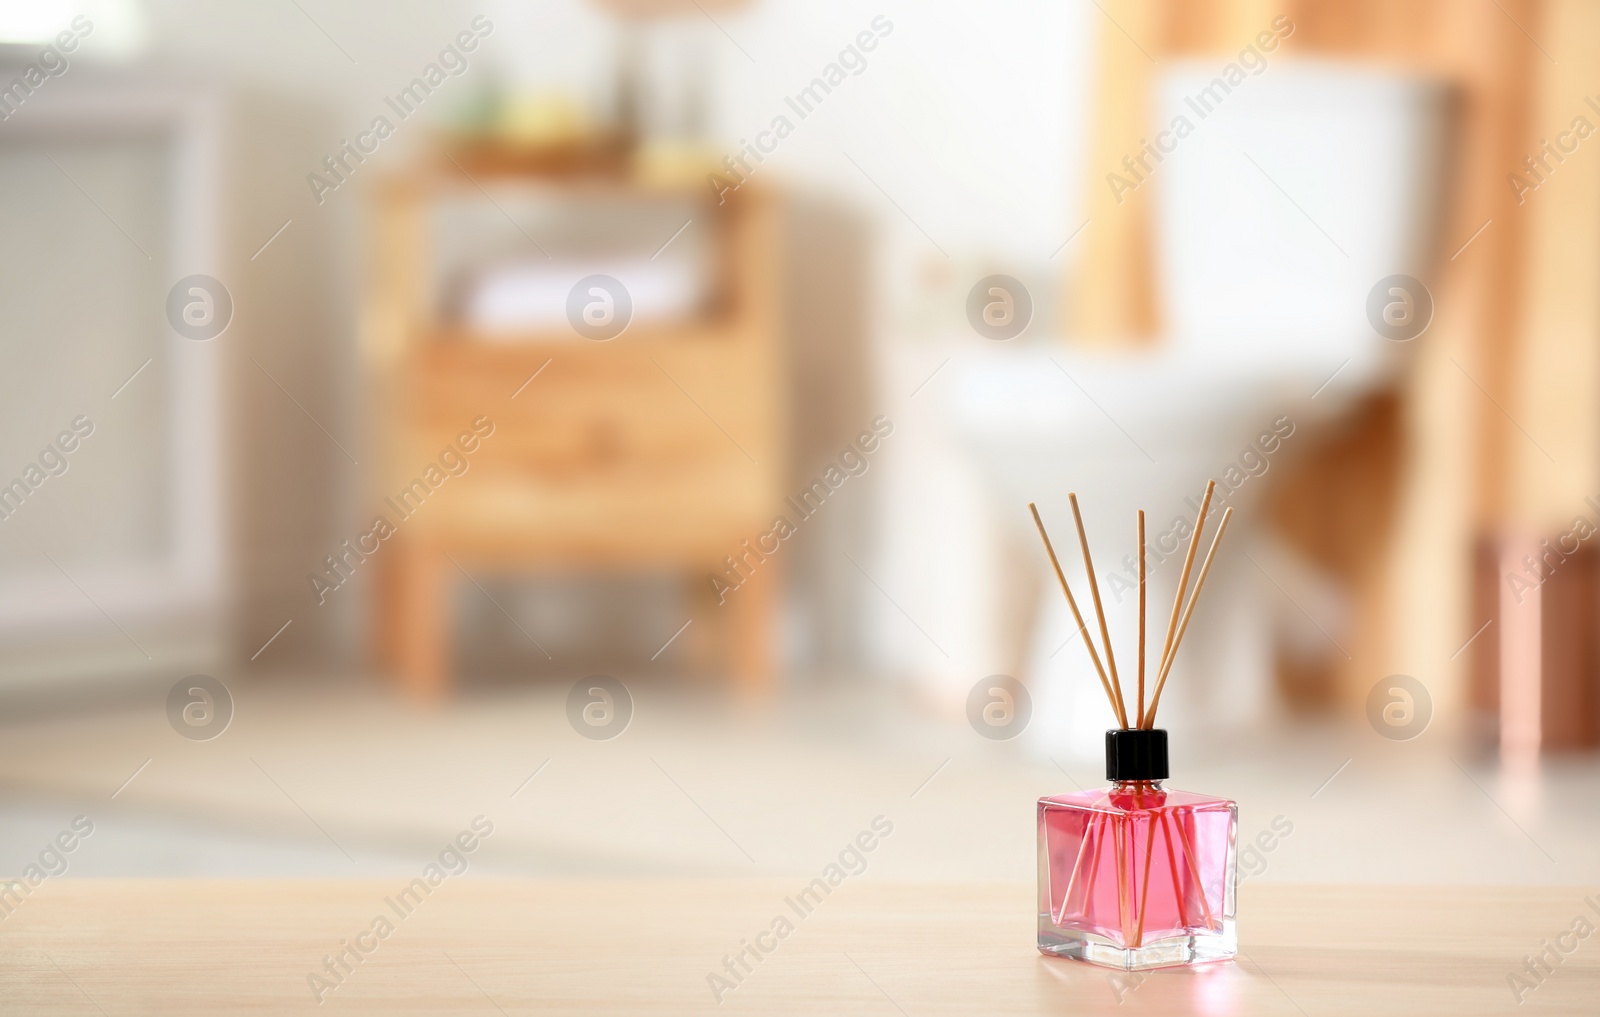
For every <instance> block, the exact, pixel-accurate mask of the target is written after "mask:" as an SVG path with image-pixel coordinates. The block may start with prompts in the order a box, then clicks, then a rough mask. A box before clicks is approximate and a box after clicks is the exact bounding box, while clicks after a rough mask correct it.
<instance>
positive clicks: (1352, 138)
mask: <svg viewBox="0 0 1600 1017" xmlns="http://www.w3.org/2000/svg"><path fill="white" fill-rule="evenodd" d="M1241 72H1243V76H1242V80H1240V74H1241ZM1219 79H1220V80H1219ZM1230 81H1232V83H1231V84H1230ZM1448 97H1449V93H1448V90H1447V88H1446V86H1444V85H1443V84H1442V83H1441V82H1438V81H1436V80H1432V79H1428V78H1423V77H1418V76H1408V75H1403V74H1397V73H1393V72H1388V71H1380V70H1377V69H1373V68H1366V67H1357V66H1353V65H1344V64H1334V63H1321V62H1306V61H1299V62H1295V61H1290V60H1288V59H1286V58H1281V57H1280V58H1279V59H1278V60H1276V61H1272V62H1269V63H1266V64H1263V65H1260V66H1258V68H1257V70H1256V73H1250V72H1249V71H1244V70H1243V68H1238V67H1236V68H1234V69H1233V72H1232V74H1231V75H1230V74H1229V73H1228V65H1227V64H1198V63H1182V64H1174V65H1171V66H1169V68H1168V69H1167V70H1166V71H1165V72H1164V73H1163V74H1162V75H1161V76H1160V78H1159V79H1158V85H1157V92H1156V102H1155V109H1154V115H1155V118H1156V125H1155V127H1154V132H1155V134H1154V136H1153V137H1152V138H1151V139H1150V141H1151V143H1152V146H1153V147H1157V151H1156V153H1155V154H1159V155H1160V157H1161V161H1160V162H1159V163H1157V162H1156V161H1155V158H1154V154H1151V155H1147V156H1146V159H1145V161H1146V162H1147V163H1149V165H1151V167H1152V170H1153V171H1152V172H1150V173H1149V174H1148V175H1146V176H1145V181H1144V182H1143V183H1141V184H1140V185H1139V186H1146V185H1148V186H1152V187H1154V188H1155V189H1156V216H1157V219H1156V237H1157V239H1156V247H1157V271H1158V291H1159V292H1160V294H1161V298H1162V305H1163V306H1162V310H1163V314H1164V317H1165V321H1166V323H1167V328H1168V332H1169V335H1170V337H1171V341H1173V342H1174V343H1176V344H1178V345H1180V346H1184V347H1189V348H1190V349H1191V351H1205V352H1206V353H1207V354H1208V355H1241V356H1258V355H1259V356H1263V357H1269V356H1270V357H1273V358H1288V359H1291V360H1296V359H1302V358H1306V359H1310V360H1316V361H1322V362H1329V361H1330V358H1331V362H1334V363H1337V362H1338V361H1339V360H1340V359H1342V358H1343V357H1345V356H1353V357H1358V358H1360V359H1362V360H1366V359H1367V358H1366V357H1362V356H1361V355H1362V354H1364V353H1365V354H1370V355H1371V356H1373V357H1380V356H1381V355H1382V354H1383V345H1384V344H1385V343H1387V342H1388V341H1387V340H1383V339H1381V338H1380V337H1379V336H1378V335H1377V334H1376V333H1375V332H1374V331H1373V330H1372V328H1371V327H1370V325H1368V323H1367V317H1366V302H1367V294H1368V292H1369V291H1370V290H1371V289H1372V288H1373V286H1374V284H1375V283H1377V282H1378V280H1380V279H1382V278H1384V277H1386V276H1390V275H1395V274H1405V275H1410V276H1414V277H1417V278H1421V279H1423V280H1424V281H1426V279H1427V275H1428V269H1429V266H1430V264H1431V263H1432V261H1433V260H1434V257H1435V256H1436V255H1437V253H1438V251H1437V244H1436V241H1437V239H1438V237H1437V223H1438V220H1439V214H1440V206H1441V202H1440V194H1441V192H1442V190H1443V181H1442V179H1441V177H1442V172H1443V166H1444V158H1445V147H1446V146H1445V137H1446V130H1447V126H1448V124H1447V120H1448V117H1447V107H1448ZM1163 132H1165V133H1163ZM1180 134H1181V135H1183V136H1181V137H1180V136H1179V135H1180ZM1160 148H1166V149H1169V151H1166V152H1160V151H1159V149H1160ZM1136 168H1138V167H1137V163H1136ZM1141 172H1142V169H1141ZM1462 239H1465V238H1462Z"/></svg>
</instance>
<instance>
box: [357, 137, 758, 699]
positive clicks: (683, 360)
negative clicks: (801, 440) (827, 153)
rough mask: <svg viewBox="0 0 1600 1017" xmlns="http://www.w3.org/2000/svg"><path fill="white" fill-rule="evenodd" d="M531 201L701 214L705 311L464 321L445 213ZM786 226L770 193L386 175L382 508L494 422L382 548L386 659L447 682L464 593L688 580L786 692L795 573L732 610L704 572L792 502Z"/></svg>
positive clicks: (407, 684) (372, 316) (372, 337)
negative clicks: (585, 327) (460, 205)
mask: <svg viewBox="0 0 1600 1017" xmlns="http://www.w3.org/2000/svg"><path fill="white" fill-rule="evenodd" d="M522 187H526V188H530V189H533V190H536V191H537V192H538V193H540V194H541V195H543V196H545V197H548V198H552V199H554V200H556V201H562V200H568V199H570V200H572V201H574V202H578V201H582V202H594V201H600V202H604V201H607V200H615V201H618V202H636V201H639V200H641V199H652V198H659V199H661V200H664V201H665V200H671V201H676V202H686V201H687V202H692V203H694V205H695V212H694V215H693V218H692V222H693V223H694V224H695V225H696V226H698V227H699V228H701V229H707V230H710V231H712V233H713V235H714V239H713V241H712V249H713V250H714V251H715V252H716V257H715V259H714V263H715V265H716V266H717V268H716V269H715V271H714V273H713V275H714V280H713V282H712V285H711V286H710V288H709V293H710V294H711V295H710V297H709V298H708V299H707V300H706V301H705V302H704V306H703V307H702V309H701V311H700V312H699V313H698V314H697V315H696V316H694V317H692V318H689V319H687V320H681V321H674V322H672V323H670V324H667V323H663V324H652V323H648V322H634V323H632V324H630V326H629V327H628V329H627V330H626V331H624V332H623V333H622V334H621V335H620V336H618V337H616V338H615V339H611V340H608V341H593V340H589V339H585V338H583V337H581V336H579V335H578V334H577V333H576V332H575V331H574V330H573V329H572V328H570V327H568V326H566V325H562V326H561V327H560V328H555V329H550V330H544V331H529V332H527V333H525V334H523V333H518V334H514V335H510V336H508V335H506V334H504V333H497V334H495V335H493V336H489V335H486V334H482V333H478V332H475V331H474V330H473V329H471V328H469V327H466V326H463V325H461V324H459V323H456V322H452V321H450V320H448V319H447V318H446V317H445V316H444V315H443V314H441V313H440V311H439V310H438V308H437V306H436V305H437V303H438V301H437V300H436V299H434V297H433V296H432V294H433V293H434V292H436V289H437V288H436V287H434V286H433V285H432V282H431V274H430V273H431V271H432V269H431V265H430V258H431V256H432V237H431V236H430V232H431V222H432V219H431V216H430V209H431V208H432V206H433V204H434V203H435V202H437V201H439V200H441V199H443V198H447V197H448V198H451V199H453V200H460V199H462V198H466V199H469V200H471V199H473V198H476V200H478V201H482V202H484V203H485V204H486V205H487V204H488V203H494V204H495V207H497V208H498V207H499V202H495V200H494V199H493V198H492V197H491V196H490V191H491V189H492V190H494V191H495V192H496V193H501V192H502V190H503V189H515V188H522ZM502 211H503V210H502ZM506 218H508V219H509V218H510V216H506ZM518 228H519V229H520V228H521V227H520V226H519V227H518ZM778 229H779V226H778V208H777V202H776V200H775V199H774V197H773V196H772V195H771V194H768V193H762V192H761V191H759V190H757V189H756V188H754V187H746V188H743V189H741V190H740V191H739V192H738V193H737V194H731V195H729V196H728V201H727V202H726V203H725V204H722V205H720V206H719V205H718V204H717V203H716V201H715V200H714V196H713V195H712V194H711V192H710V191H709V189H708V188H706V187H704V186H703V185H690V184H685V185H683V186H682V187H660V186H653V185H643V184H638V183H635V182H631V181H628V180H626V179H623V178H609V179H608V178H604V177H591V176H584V177H566V178H560V177H548V176H546V177H541V176H538V175H534V174H531V173H527V172H525V171H520V172H519V171H517V170H515V169H514V168H511V167H508V166H506V165H504V164H500V165H497V164H494V163H492V162H484V163H478V164H475V163H470V162H469V163H467V164H466V165H465V166H463V165H461V164H460V163H453V162H452V161H443V160H441V164H439V165H428V166H422V167H418V168H416V169H414V170H412V171H410V172H408V173H406V174H403V175H399V176H395V177H392V178H389V179H386V180H385V181H383V182H382V184H381V186H380V187H379V188H378V189H377V197H376V208H375V215H374V219H373V223H372V233H371V244H370V249H369V266H370V270H371V271H370V281H369V288H368V293H367V300H366V305H365V308H364V318H363V329H362V332H363V335H362V349H363V356H364V360H365V364H366V369H367V373H368V378H369V381H370V383H371V394H372V402H371V415H370V419H371V421H372V422H373V424H374V425H375V428H376V431H375V434H374V435H373V439H374V441H373V445H374V447H376V448H379V449H381V452H382V462H383V466H382V470H381V476H382V481H381V483H380V485H379V489H378V490H376V491H373V492H371V494H372V501H373V502H374V503H376V504H383V505H385V514H386V515H389V516H390V518H391V519H396V513H394V512H393V511H392V510H391V509H389V508H388V506H390V505H392V504H394V503H393V502H392V501H390V502H386V501H384V499H386V498H387V499H394V498H395V497H396V496H397V494H398V493H399V492H401V491H402V490H404V489H406V488H407V487H408V485H411V484H412V483H413V481H415V480H416V479H418V478H419V477H420V476H421V474H422V471H423V470H424V469H425V467H426V466H427V464H429V463H432V462H436V461H437V460H438V458H439V455H440V451H441V450H442V449H444V448H446V447H447V446H449V445H450V444H451V443H452V442H454V441H455V440H456V438H457V436H458V435H459V434H461V433H462V432H463V431H464V430H467V429H470V424H471V422H472V421H474V420H477V419H479V418H484V417H486V418H488V420H489V422H491V423H492V425H493V432H492V434H491V435H490V436H488V437H487V438H484V439H483V440H482V441H481V443H480V445H479V447H478V449H477V450H476V451H475V452H473V453H472V454H471V455H470V456H468V457H467V458H469V459H470V467H469V468H468V469H467V471H466V472H465V473H464V474H462V475H460V476H449V477H447V479H446V481H445V482H444V483H441V484H439V485H438V486H437V487H436V488H434V489H433V490H432V492H431V494H429V496H428V497H427V499H426V503H425V505H423V507H422V508H421V509H419V510H417V511H416V512H415V513H414V514H412V515H410V516H408V517H407V518H405V519H404V520H403V521H401V520H398V519H396V524H395V533H394V534H393V535H392V536H391V537H389V538H387V539H386V540H384V541H382V544H383V547H382V550H380V551H379V552H378V553H377V558H378V559H379V562H380V568H381V576H380V581H379V582H380V588H379V591H378V597H377V599H376V613H375V632H374V635H375V643H376V648H377V650H378V654H379V659H380V662H381V663H382V664H383V665H385V666H386V667H387V669H389V670H390V671H392V672H393V673H394V674H395V675H396V676H397V677H398V679H399V681H400V683H401V685H402V686H403V687H404V688H405V689H406V690H407V691H408V692H410V693H412V694H415V695H417V696H420V697H434V696H439V695H441V694H443V693H444V692H445V691H446V690H447V689H448V687H449V684H450V680H451V675H450V671H451V664H450V662H451V645H452V637H451V628H452V625H451V617H450V605H451V602H452V601H451V597H450V592H451V589H452V587H453V586H454V584H456V583H458V582H467V581H469V580H470V581H472V582H476V581H477V579H478V578H479V577H481V576H482V575H483V574H486V573H491V572H493V573H501V574H505V573H519V572H533V571H540V570H566V571H572V570H582V571H612V572H626V571H643V570H657V571H659V570H663V569H670V570H676V571H679V572H682V573H684V574H685V575H686V577H687V578H689V579H690V580H691V582H692V589H694V590H695V591H696V600H695V601H694V604H695V608H694V617H695V618H697V619H700V620H701V621H702V626H701V627H702V628H705V627H712V628H716V629H720V630H721V631H722V632H723V633H724V637H725V638H724V645H725V647H726V649H727V653H726V658H727V662H728V665H729V669H730V671H731V672H732V674H733V675H734V676H736V678H737V680H738V682H739V683H740V684H741V685H743V686H744V687H746V688H750V689H755V688H759V687H761V686H763V685H764V684H765V683H766V682H767V681H768V680H769V678H770V676H771V669H772V639H771V631H772V613H773V610H774V607H775V604H774V586H775V581H776V578H777V577H776V575H775V572H776V565H777V563H776V562H768V563H766V565H765V566H764V568H763V569H762V570H761V572H760V573H759V574H758V575H757V576H756V577H755V578H754V580H753V581H751V582H749V583H747V584H746V585H745V586H744V587H741V589H740V591H739V594H738V596H737V597H730V598H729V599H728V602H727V604H726V605H724V606H718V605H717V600H716V598H715V597H714V596H713V595H712V594H711V585H710V583H709V581H708V579H707V576H708V575H709V574H712V573H716V574H719V575H720V574H721V573H722V571H723V569H724V568H725V562H724V558H725V556H728V555H730V554H735V553H737V552H738V551H739V550H740V548H739V543H740V541H742V540H746V539H750V538H753V537H754V536H755V535H756V534H757V533H758V532H763V531H765V530H766V529H767V528H769V527H770V525H771V522H772V519H773V514H774V509H775V508H776V506H777V504H778V502H779V500H780V498H781V494H780V490H779V489H780V482H781V478H782V476H783V458H784V457H783V450H784V448H785V447H786V436H785V433H784V421H785V419H786V417H785V401H786V400H785V398H784V388H783V384H782V380H783V379H782V368H781V360H780V356H781V352H782V351H781V347H780V334H779V328H780V317H779V314H780V303H779V301H780V283H779V242H778ZM663 239H665V238H663ZM530 240H531V238H530ZM530 251H531V246H530ZM530 378H531V379H533V380H532V381H531V382H530V381H529V379H530ZM480 429H481V427H480ZM406 507H408V508H409V507H410V506H409V504H407V506H406ZM641 663H644V662H643V661H641Z"/></svg>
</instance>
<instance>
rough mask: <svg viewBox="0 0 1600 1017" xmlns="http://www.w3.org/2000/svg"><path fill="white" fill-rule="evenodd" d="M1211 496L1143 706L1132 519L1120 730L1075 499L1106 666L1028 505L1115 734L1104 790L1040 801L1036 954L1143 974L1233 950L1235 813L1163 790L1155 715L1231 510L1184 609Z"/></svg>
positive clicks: (1108, 651)
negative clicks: (1131, 600) (1126, 693)
mask: <svg viewBox="0 0 1600 1017" xmlns="http://www.w3.org/2000/svg"><path fill="white" fill-rule="evenodd" d="M1213 490H1214V485H1211V484H1208V485H1207V486H1206V495H1205V500H1204V501H1202V502H1201V505H1200V517H1199V519H1198V520H1196V522H1195V527H1194V533H1193V535H1192V537H1191V539H1190V542H1189V552H1188V555H1187V557H1186V558H1185V561H1184V565H1183V572H1182V575H1181V576H1180V578H1179V581H1178V594H1177V598H1176V599H1175V600H1174V602H1173V605H1172V618H1171V620H1170V621H1169V622H1168V625H1167V638H1166V642H1165V645H1164V646H1163V648H1162V653H1161V661H1160V663H1159V666H1158V668H1157V670H1156V676H1157V677H1156V684H1155V690H1154V695H1153V696H1152V697H1151V699H1150V704H1149V708H1148V709H1147V708H1146V706H1145V696H1144V692H1145V680H1144V679H1145V666H1144V665H1145V653H1144V631H1145V552H1144V513H1143V512H1140V513H1139V514H1138V539H1139V656H1138V697H1137V703H1136V712H1135V715H1134V722H1133V723H1132V724H1130V723H1129V722H1128V715H1127V708H1126V705H1125V703H1124V700H1123V696H1122V683H1121V681H1120V678H1119V676H1118V674H1117V664H1116V657H1115V655H1114V654H1113V652H1112V648H1111V639H1110V634H1109V632H1108V630H1107V627H1106V621H1105V610H1104V608H1103V607H1102V606H1101V603H1100V590H1099V586H1098V584H1097V583H1096V581H1095V576H1094V563H1093V561H1092V560H1091V559H1090V556H1089V541H1088V538H1087V536H1086V535H1085V533H1084V529H1083V517H1082V516H1081V514H1080V513H1079V511H1078V499H1077V496H1076V495H1068V499H1069V500H1070V501H1071V503H1072V515H1073V520H1074V521H1075V522H1076V524H1077V529H1078V541H1079V544H1080V546H1081V548H1082V551H1083V562H1084V568H1085V571H1086V572H1087V573H1088V581H1089V592H1090V595H1091V597H1092V598H1093V600H1094V607H1095V614H1096V616H1097V619H1098V621H1099V628H1100V637H1101V645H1102V647H1103V648H1104V650H1105V662H1104V664H1102V663H1101V660H1100V654H1099V653H1098V652H1097V651H1096V649H1095V644H1094V640H1093V639H1092V638H1091V637H1090V635H1089V630H1088V626H1087V625H1085V624H1084V620H1083V615H1082V613H1081V612H1080V611H1079V610H1078V604H1077V601H1076V599H1075V598H1074V597H1073V596H1072V590H1071V589H1070V588H1069V587H1068V585H1067V580H1066V575H1065V573H1063V572H1062V570H1061V563H1060V562H1059V561H1058V560H1057V559H1056V553H1055V548H1054V547H1052V546H1051V544H1050V537H1049V535H1048V534H1047V533H1046V532H1045V529H1044V522H1043V520H1041V519H1040V518H1039V511H1038V509H1037V508H1035V507H1034V506H1032V505H1029V506H1028V507H1029V509H1030V510H1032V512H1033V518H1034V522H1035V524H1036V525H1037V526H1038V528H1039V535H1040V537H1042V538H1043V540H1044V545H1045V550H1046V551H1047V552H1048V554H1049V555H1050V564H1051V565H1052V566H1053V567H1054V569H1055V573H1056V578H1057V579H1058V580H1059V581H1060V583H1061V590H1062V592H1063V593H1064V594H1066V598H1067V605H1068V606H1069V607H1070V608H1071V609H1072V616H1073V619H1074V620H1075V621H1076V622H1077V624H1078V629H1079V632H1080V634H1081V635H1082V636H1083V641H1084V646H1086V647H1087V648H1088V651H1089V657H1090V660H1091V661H1092V662H1093V663H1094V667H1095V671H1096V672H1097V673H1098V674H1099V677H1100V682H1101V685H1102V686H1103V687H1104V689H1105V693H1106V697H1107V699H1108V700H1109V701H1110V703H1111V709H1112V713H1113V714H1115V715H1116V719H1117V723H1118V724H1119V725H1120V726H1119V727H1117V728H1115V729H1113V730H1110V731H1107V732H1106V780H1107V781H1109V782H1110V784H1109V786H1107V787H1103V788H1099V789H1096V790H1092V791H1079V792H1074V793H1072V794H1064V795H1053V796H1051V797H1047V798H1041V799H1039V815H1038V829H1039V950H1040V951H1041V952H1043V953H1046V954H1050V955H1053V956H1058V957H1073V958H1077V959H1079V960H1086V961H1090V962H1092V963H1095V964H1102V965H1105V966H1107V967H1115V968H1123V969H1126V970H1141V969H1145V968H1157V967H1167V966H1171V965H1177V964H1195V963H1200V962H1203V961H1212V960H1225V959H1227V958H1229V957H1232V956H1233V955H1234V954H1235V953H1237V952H1238V948H1239V942H1238V937H1237V935H1236V933H1235V931H1234V883H1235V872H1236V863H1237V856H1236V853H1235V845H1234V840H1235V836H1236V833H1237V829H1238V825H1239V808H1238V806H1237V805H1235V804H1234V803H1233V802H1231V801H1228V800H1226V799H1223V798H1212V797H1210V796H1208V795H1198V794H1191V793H1190V792H1187V791H1168V790H1166V789H1165V788H1164V787H1162V781H1164V780H1166V779H1167V773H1168V767H1167V732H1166V731H1164V730H1162V729H1160V728H1157V727H1156V726H1155V715H1156V708H1157V707H1158V706H1159V705H1160V701H1161V692H1162V690H1163V689H1164V688H1165V686H1166V680H1167V675H1168V674H1169V673H1170V671H1171V668H1172V658H1173V656H1174V655H1175V654H1176V652H1177V649H1178V645H1179V644H1180V643H1181V642H1182V641H1183V635H1184V633H1185V632H1186V631H1187V630H1188V627H1189V618H1190V616H1191V615H1192V614H1193V612H1194V605H1195V602H1196V600H1198V598H1199V595H1200V590H1201V588H1202V587H1203V586H1204V585H1205V581H1206V574H1207V573H1208V572H1209V571H1210V569H1211V560H1212V557H1213V555H1215V554H1216V550H1217V545H1218V544H1219V543H1220V542H1221V540H1222V534H1223V532H1224V531H1225V530H1226V529H1227V528H1228V519H1229V517H1230V516H1231V515H1232V511H1233V510H1232V509H1229V510H1227V511H1226V512H1224V513H1223V515H1222V521H1221V523H1220V524H1219V525H1218V527H1217V533H1216V536H1215V537H1214V538H1212V541H1211V548H1210V550H1209V551H1207V553H1206V558H1205V562H1204V564H1203V565H1201V567H1200V574H1199V577H1198V578H1197V580H1196V582H1195V588H1194V591H1193V592H1192V593H1190V594H1189V599H1188V602H1187V604H1185V602H1184V595H1185V593H1186V592H1188V591H1187V587H1188V582H1189V574H1190V570H1191V569H1192V568H1193V566H1194V559H1195V552H1196V551H1197V550H1198V549H1199V543H1200V531H1201V529H1202V528H1203V527H1204V525H1205V519H1206V511H1207V509H1208V508H1209V507H1210V505H1211V495H1212V492H1213Z"/></svg>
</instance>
